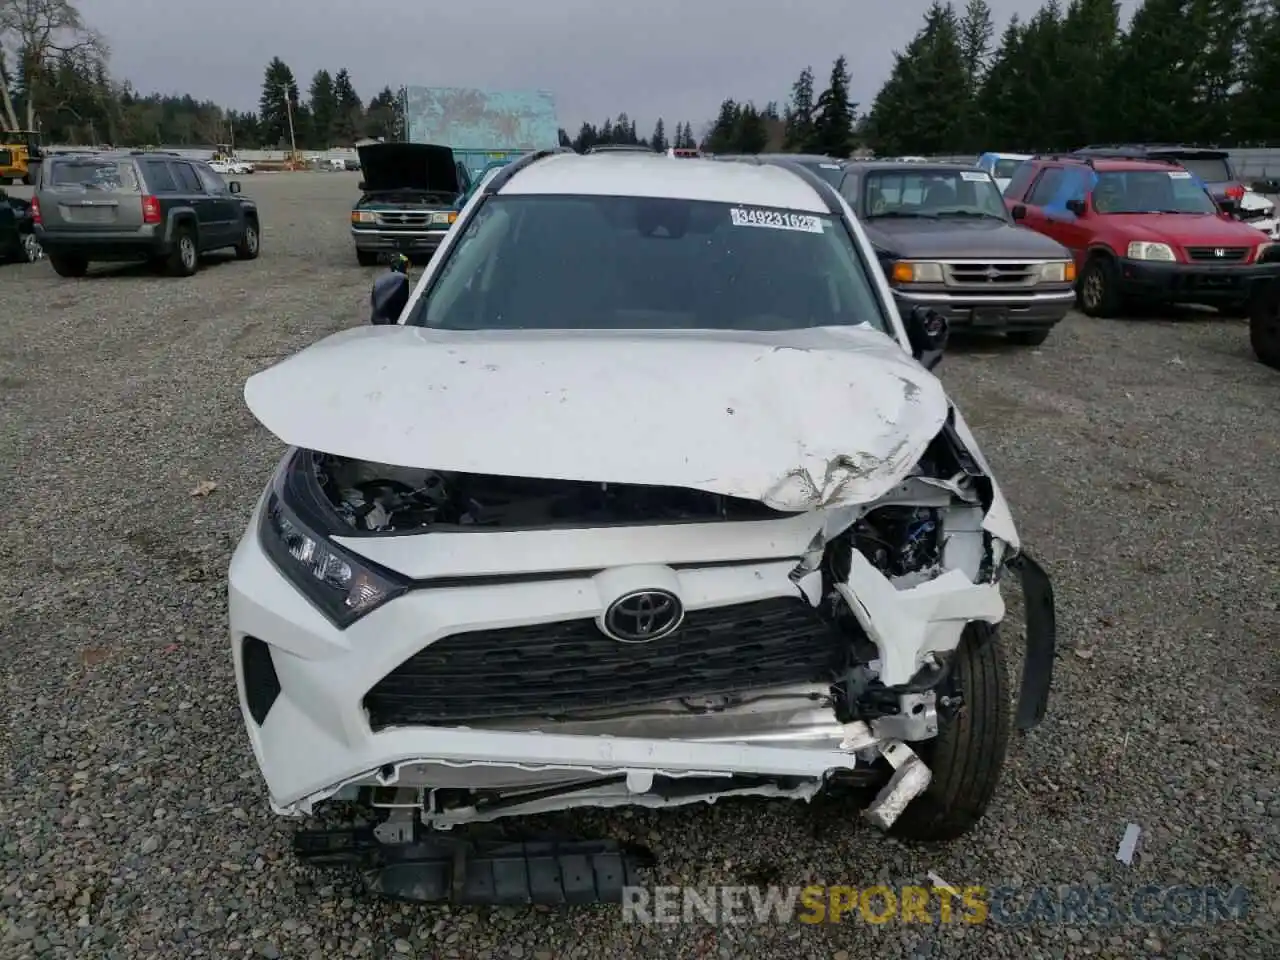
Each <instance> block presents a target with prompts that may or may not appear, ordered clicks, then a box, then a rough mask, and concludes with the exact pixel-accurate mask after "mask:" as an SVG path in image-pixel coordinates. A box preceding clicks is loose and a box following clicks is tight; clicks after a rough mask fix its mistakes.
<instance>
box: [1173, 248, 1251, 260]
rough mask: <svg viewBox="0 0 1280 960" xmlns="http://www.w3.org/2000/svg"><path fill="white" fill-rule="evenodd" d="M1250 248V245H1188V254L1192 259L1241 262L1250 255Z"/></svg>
mask: <svg viewBox="0 0 1280 960" xmlns="http://www.w3.org/2000/svg"><path fill="white" fill-rule="evenodd" d="M1249 250H1250V248H1249V247H1187V256H1189V257H1190V258H1191V259H1192V260H1213V261H1214V262H1216V263H1239V262H1240V261H1241V260H1244V259H1246V258H1247V257H1248V256H1249Z"/></svg>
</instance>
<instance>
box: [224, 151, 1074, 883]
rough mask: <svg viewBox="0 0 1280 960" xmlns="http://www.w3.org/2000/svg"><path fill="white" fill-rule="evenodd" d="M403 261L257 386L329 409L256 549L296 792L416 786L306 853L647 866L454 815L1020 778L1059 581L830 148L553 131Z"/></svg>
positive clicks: (531, 867) (298, 431)
mask: <svg viewBox="0 0 1280 960" xmlns="http://www.w3.org/2000/svg"><path fill="white" fill-rule="evenodd" d="M373 301H374V316H373V325H371V326H367V327H361V328H357V329H353V330H349V331H346V332H344V333H340V334H337V335H335V336H332V337H329V338H328V339H326V340H324V341H322V342H320V343H318V344H316V345H314V346H312V347H310V348H308V349H306V350H304V351H302V352H301V353H299V354H298V355H297V356H294V357H292V358H290V359H288V360H286V361H284V362H282V363H280V364H278V365H277V366H274V367H272V368H270V369H268V370H266V371H265V372H263V373H259V374H258V375H256V376H254V377H252V378H251V379H250V380H249V381H248V383H247V385H246V387H245V399H246V402H247V403H248V406H249V408H250V409H251V410H252V411H253V413H254V415H255V416H256V417H257V418H258V419H259V420H260V421H261V422H262V423H263V424H264V425H265V426H266V427H267V429H268V430H270V431H271V432H272V433H273V434H275V435H276V436H277V437H279V439H280V440H282V441H283V442H284V443H286V444H288V445H289V447H290V449H289V452H288V453H287V454H286V455H285V457H284V459H283V460H282V461H281V463H280V466H279V468H278V470H277V471H276V474H275V477H274V478H273V480H272V481H271V484H270V486H269V488H268V489H267V490H266V491H265V493H264V495H263V497H262V499H261V501H260V502H259V504H258V506H257V508H256V510H255V512H254V516H253V519H252V521H251V523H250V525H249V529H248V531H247V533H246V534H245V536H244V539H243V540H242V542H241V543H240V545H239V548H238V549H237V551H236V553H235V556H234V558H233V559H232V562H231V569H230V623H231V641H232V650H233V656H234V662H235V670H236V676H237V681H238V686H239V694H240V701H241V706H242V709H243V713H244V718H245V724H246V726H247V728H248V732H249V738H250V741H251V742H252V745H253V751H254V754H255V756H256V758H257V761H258V763H259V765H260V766H261V769H262V773H263V776H264V777H265V779H266V782H267V787H268V789H269V791H270V796H271V802H272V806H273V808H274V809H275V810H276V811H277V812H278V813H280V814H286V815H293V816H305V815H307V814H310V813H312V811H313V809H315V808H316V805H317V804H319V803H320V802H321V801H324V800H339V799H343V800H346V799H351V800H360V801H362V802H363V803H364V805H365V808H366V809H367V808H368V807H369V806H372V807H373V808H375V809H377V810H378V811H379V817H382V818H385V819H381V821H380V822H378V823H377V824H376V825H374V826H372V827H369V828H360V827H356V826H351V827H347V826H342V827H335V828H332V829H323V830H311V831H305V832H301V833H299V835H298V841H297V850H298V853H299V854H300V855H301V856H303V857H305V858H306V859H308V860H311V861H315V862H328V863H340V862H351V863H358V864H362V865H364V866H365V867H366V869H367V871H368V872H367V877H368V880H369V883H370V886H371V889H373V890H374V891H375V892H380V893H386V894H392V895H395V896H397V897H401V898H409V899H420V900H432V899H442V898H451V899H455V900H468V901H489V902H529V901H531V900H537V901H548V902H564V901H575V900H584V899H598V898H601V897H603V898H606V899H616V898H617V897H618V896H619V895H620V890H621V885H622V884H623V883H624V882H625V881H627V879H628V878H629V877H630V876H631V870H632V869H633V868H634V866H635V865H636V862H637V861H636V860H635V858H634V857H633V853H634V851H631V850H627V849H623V848H621V847H618V846H616V845H614V844H612V843H611V842H610V841H608V840H603V841H598V840H577V841H569V840H557V841H550V840H548V841H537V842H534V841H521V842H515V841H510V840H503V841H493V842H487V843H486V842H481V841H479V840H475V839H470V836H471V834H472V833H474V832H475V831H474V830H472V829H471V828H468V830H457V829H452V828H457V827H460V826H462V825H467V824H471V823H475V822H478V821H491V820H495V819H498V818H502V817H513V816H521V815H528V814H533V813H542V812H547V811H555V810H563V809H566V808H570V807H576V806H596V807H611V806H618V805H624V804H639V805H643V806H649V807H658V806H665V805H670V804H680V803H694V802H706V801H712V800H715V799H717V798H720V797H727V796H741V795H756V796H761V797H793V798H799V799H808V798H811V797H813V796H814V795H815V794H816V793H817V792H818V791H820V790H823V789H824V788H831V789H839V788H841V787H842V786H844V785H854V786H857V787H861V788H870V790H869V792H868V794H867V795H868V796H870V795H871V792H874V791H876V790H878V791H879V793H878V795H877V796H876V797H875V799H874V801H872V802H871V804H870V806H869V807H867V809H866V813H867V815H868V816H869V818H870V819H871V820H872V821H873V822H875V823H877V824H878V825H879V826H881V827H885V828H889V829H892V830H894V831H896V832H898V833H900V834H901V835H903V836H905V837H907V838H914V839H924V840H941V839H948V838H953V837H956V836H958V835H959V834H961V833H963V832H964V831H965V830H967V829H968V828H969V827H971V826H972V825H973V824H974V823H975V822H976V821H977V820H978V819H979V818H980V817H981V816H982V814H983V812H984V810H985V809H986V807H987V804H988V802H989V800H990V798H991V796H992V793H993V790H994V789H995V787H996V783H997V780H998V778H999V773H1000V769H1001V765H1002V762H1003V760H1004V755H1005V745H1006V740H1007V736H1008V730H1009V725H1010V711H1011V707H1012V704H1011V700H1012V691H1011V688H1010V685H1009V682H1008V680H1007V671H1006V668H1005V662H1004V658H1003V655H1002V652H1001V649H1000V646H999V642H998V637H997V631H996V625H997V624H998V623H999V622H1000V621H1001V619H1002V617H1003V616H1004V612H1005V607H1004V603H1003V600H1002V597H1001V592H1000V586H1001V582H1002V574H1004V573H1005V572H1006V570H1008V569H1010V568H1012V569H1013V570H1014V571H1015V572H1016V573H1017V574H1018V577H1019V580H1020V582H1021V585H1022V586H1023V588H1024V593H1025V595H1026V599H1027V604H1026V606H1027V610H1026V618H1027V657H1026V661H1025V663H1026V666H1025V669H1024V674H1023V683H1022V690H1021V694H1020V699H1019V701H1018V707H1017V711H1018V716H1017V722H1018V724H1019V725H1020V726H1022V727H1029V726H1032V725H1034V724H1035V723H1036V722H1038V721H1039V719H1040V718H1041V717H1042V716H1043V713H1044V710H1045V704H1046V702H1047V698H1048V691H1049V684H1050V673H1051V668H1052V660H1053V643H1054V619H1053V617H1054V612H1053V596H1052V591H1051V588H1050V586H1049V582H1048V579H1047V577H1045V575H1044V574H1043V571H1041V569H1040V568H1039V566H1038V565H1036V564H1035V563H1034V562H1033V561H1031V560H1030V559H1029V558H1028V557H1027V556H1026V554H1025V553H1024V552H1023V551H1022V549H1021V546H1020V544H1019V540H1018V535H1017V533H1016V532H1015V529H1014V524H1013V520H1012V518H1011V515H1010V511H1009V508H1008V506H1007V505H1006V503H1005V500H1004V498H1003V496H1002V495H1001V493H1000V489H999V487H998V486H997V484H996V482H995V480H994V478H993V477H992V476H991V473H990V469H989V467H988V465H987V463H986V461H985V459H984V458H983V456H982V454H981V453H980V452H979V450H978V447H977V444H976V443H975V442H974V438H973V436H972V435H971V433H970V431H969V429H968V427H967V426H966V425H965V422H964V420H963V418H962V417H961V416H960V414H959V412H958V411H957V410H956V409H955V407H954V406H952V404H951V402H950V401H949V400H948V397H947V395H946V393H945V392H944V390H943V388H942V385H941V384H940V383H939V381H938V380H937V379H936V378H935V377H934V376H933V374H932V373H931V372H930V371H929V369H928V368H929V367H931V366H932V365H933V364H934V363H936V361H937V358H938V357H939V356H940V353H941V348H942V346H943V344H944V342H945V338H946V327H945V323H944V322H943V321H942V320H941V318H940V317H938V316H936V315H934V314H930V313H927V312H919V313H916V314H913V315H911V316H910V317H908V318H906V322H905V323H904V322H903V319H902V318H900V317H899V315H898V313H897V312H896V310H895V307H894V302H893V297H892V293H891V291H890V289H889V287H888V285H887V284H886V282H885V279H884V276H883V274H882V272H881V270H880V268H879V267H878V266H877V264H876V260H875V254H874V251H873V250H872V248H871V246H870V245H869V244H868V242H867V239H866V237H865V235H864V234H863V232H862V230H861V228H860V227H859V225H858V223H857V222H856V220H855V219H854V217H853V214H852V213H851V212H850V210H849V208H848V207H847V206H846V205H845V203H844V202H843V201H842V200H841V199H840V197H839V196H838V195H837V194H836V193H835V191H833V190H832V189H831V188H830V187H829V186H828V185H826V184H825V183H824V182H822V181H821V180H819V179H817V178H816V177H814V176H813V175H812V174H811V173H808V172H807V171H805V170H804V169H802V168H800V167H798V166H793V165H790V164H788V163H786V162H785V161H782V162H776V163H772V162H771V163H763V164H761V165H758V166H753V165H745V164H726V163H716V162H714V161H710V160H682V161H680V162H675V161H672V160H671V159H670V158H665V157H661V156H642V155H638V154H635V155H632V154H626V155H609V154H601V155H595V156H577V155H575V154H572V153H569V152H564V151H549V152H546V153H539V154H535V155H531V156H528V157H525V158H523V159H522V160H520V161H518V162H516V163H514V164H511V165H510V166H508V167H506V168H504V169H502V170H500V171H497V172H495V173H494V174H492V175H491V176H490V177H489V179H488V180H487V181H486V182H485V183H484V184H483V185H482V187H481V188H480V189H479V190H477V191H476V193H475V195H474V196H473V198H472V199H471V200H470V201H469V202H468V203H467V205H466V207H465V208H464V210H463V211H462V213H461V215H460V216H459V219H458V222H457V224H456V225H455V226H454V227H453V229H451V230H450V232H449V234H448V236H447V237H446V239H445V240H444V242H443V244H442V246H441V248H440V250H439V252H438V253H437V254H436V256H435V257H434V259H433V260H432V262H431V263H430V264H429V265H428V266H427V268H426V269H425V271H424V272H423V275H422V276H421V278H420V279H419V280H418V282H417V284H416V286H414V287H413V288H412V290H410V284H409V280H408V278H407V276H405V275H404V274H400V273H394V272H393V273H390V274H386V275H384V276H383V277H381V278H379V281H378V282H377V283H376V284H375V288H374V295H373ZM858 792H859V791H857V790H853V791H849V792H848V795H849V797H850V803H852V802H853V798H855V797H856V796H857V795H858ZM329 808H330V809H332V806H330V807H329ZM460 837H462V838H463V839H462V840H461V841H460V840H459V838H460Z"/></svg>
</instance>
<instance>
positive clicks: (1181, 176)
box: [1169, 170, 1191, 180]
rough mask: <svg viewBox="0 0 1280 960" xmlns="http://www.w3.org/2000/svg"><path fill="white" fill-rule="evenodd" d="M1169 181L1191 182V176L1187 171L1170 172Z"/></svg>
mask: <svg viewBox="0 0 1280 960" xmlns="http://www.w3.org/2000/svg"><path fill="white" fill-rule="evenodd" d="M1169 179H1170V180H1190V179H1191V174H1189V173H1187V171H1185V170H1170V171H1169Z"/></svg>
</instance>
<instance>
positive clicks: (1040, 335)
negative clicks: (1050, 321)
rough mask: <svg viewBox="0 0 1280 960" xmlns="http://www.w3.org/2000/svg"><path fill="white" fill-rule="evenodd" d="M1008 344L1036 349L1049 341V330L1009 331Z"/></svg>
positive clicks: (1046, 328)
mask: <svg viewBox="0 0 1280 960" xmlns="http://www.w3.org/2000/svg"><path fill="white" fill-rule="evenodd" d="M1008 337H1009V342H1010V343H1016V344H1017V345H1018V346H1020V347H1038V346H1040V344H1042V343H1044V342H1045V341H1046V340H1048V339H1049V328H1048V327H1045V328H1044V329H1043V330H1010V331H1009V333H1008Z"/></svg>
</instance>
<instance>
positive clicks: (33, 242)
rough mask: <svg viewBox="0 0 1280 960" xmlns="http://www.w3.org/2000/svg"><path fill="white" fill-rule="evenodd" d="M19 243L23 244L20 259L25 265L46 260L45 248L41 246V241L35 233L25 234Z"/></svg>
mask: <svg viewBox="0 0 1280 960" xmlns="http://www.w3.org/2000/svg"><path fill="white" fill-rule="evenodd" d="M18 241H19V243H20V244H21V249H20V250H19V252H18V258H19V259H20V260H21V261H22V262H23V263H35V262H36V261H37V260H43V259H44V247H42V246H40V241H39V239H38V238H37V237H36V235H35V234H34V233H31V232H27V233H24V234H22V236H20V237H19V238H18Z"/></svg>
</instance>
